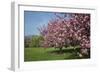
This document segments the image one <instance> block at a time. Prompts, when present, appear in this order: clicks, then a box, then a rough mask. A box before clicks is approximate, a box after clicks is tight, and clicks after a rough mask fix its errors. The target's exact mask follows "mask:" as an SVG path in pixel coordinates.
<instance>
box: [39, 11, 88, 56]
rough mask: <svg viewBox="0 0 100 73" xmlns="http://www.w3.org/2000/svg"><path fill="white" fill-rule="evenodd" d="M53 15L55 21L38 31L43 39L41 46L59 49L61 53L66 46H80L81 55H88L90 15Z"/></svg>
mask: <svg viewBox="0 0 100 73" xmlns="http://www.w3.org/2000/svg"><path fill="white" fill-rule="evenodd" d="M55 15H56V17H57V18H56V19H54V20H52V21H50V22H49V23H48V26H43V27H42V28H40V29H39V30H40V33H41V35H42V36H43V38H44V41H43V46H44V47H45V48H46V47H55V48H59V49H60V51H61V50H62V48H63V47H65V46H68V45H72V46H75V45H80V46H81V49H80V51H81V53H82V54H88V52H87V51H88V50H90V14H80V13H67V14H55ZM87 49H88V50H87Z"/></svg>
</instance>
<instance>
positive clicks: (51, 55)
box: [24, 48, 80, 62]
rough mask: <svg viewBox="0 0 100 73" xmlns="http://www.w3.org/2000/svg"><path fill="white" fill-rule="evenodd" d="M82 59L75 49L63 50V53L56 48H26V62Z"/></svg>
mask: <svg viewBox="0 0 100 73" xmlns="http://www.w3.org/2000/svg"><path fill="white" fill-rule="evenodd" d="M67 59H80V57H79V56H78V55H76V53H75V51H74V49H73V48H69V49H68V48H67V49H63V50H62V53H60V52H59V49H55V48H47V49H44V48H25V49H24V61H25V62H27V61H45V60H46V61H47V60H67Z"/></svg>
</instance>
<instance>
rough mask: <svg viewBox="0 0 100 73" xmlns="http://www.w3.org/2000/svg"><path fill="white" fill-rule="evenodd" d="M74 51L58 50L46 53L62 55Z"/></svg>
mask: <svg viewBox="0 0 100 73" xmlns="http://www.w3.org/2000/svg"><path fill="white" fill-rule="evenodd" d="M74 51H75V50H74V49H62V51H60V50H59V49H55V50H53V51H48V53H51V54H52V53H55V54H64V53H73V52H74Z"/></svg>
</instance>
